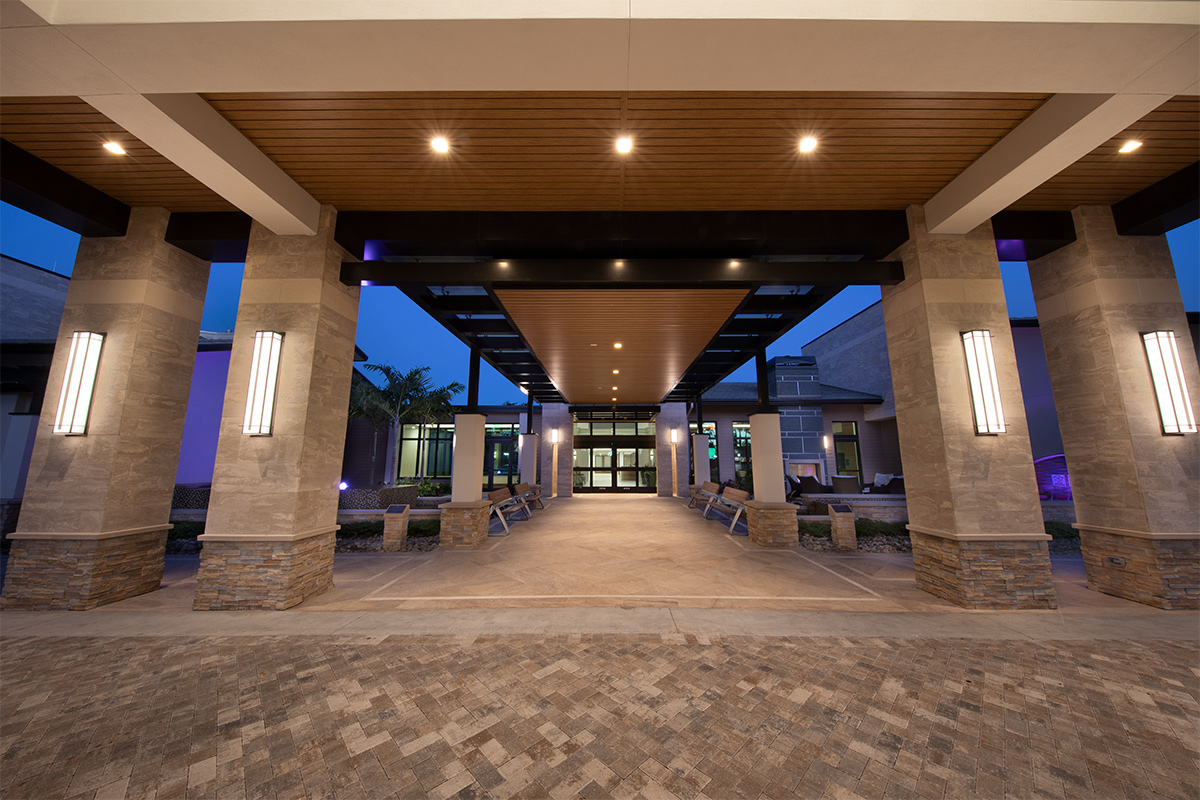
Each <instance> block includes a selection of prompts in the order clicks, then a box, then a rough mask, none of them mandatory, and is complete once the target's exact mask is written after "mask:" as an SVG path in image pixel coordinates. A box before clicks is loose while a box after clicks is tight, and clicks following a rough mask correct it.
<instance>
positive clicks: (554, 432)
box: [550, 428, 558, 444]
mask: <svg viewBox="0 0 1200 800" xmlns="http://www.w3.org/2000/svg"><path fill="white" fill-rule="evenodd" d="M550 442H551V443H552V444H558V428H551V429H550Z"/></svg>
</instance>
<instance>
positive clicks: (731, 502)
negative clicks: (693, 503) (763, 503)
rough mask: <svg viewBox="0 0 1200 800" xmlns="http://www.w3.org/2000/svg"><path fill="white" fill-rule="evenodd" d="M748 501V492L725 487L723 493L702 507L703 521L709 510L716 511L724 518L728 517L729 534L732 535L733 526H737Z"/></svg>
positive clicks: (706, 517)
mask: <svg viewBox="0 0 1200 800" xmlns="http://www.w3.org/2000/svg"><path fill="white" fill-rule="evenodd" d="M749 499H750V493H749V492H744V491H742V490H741V489H734V488H732V487H726V489H725V491H723V492H721V494H719V495H717V496H715V497H713V498H712V499H710V500H709V501H708V505H706V506H705V507H704V514H703V516H704V518H705V519H708V511H709V509H716V510H717V511H720V512H721V513H723V514H725V515H726V516H729V517H730V520H729V532H730V533H733V526H735V525H737V521H738V518H739V517H741V516H742V512H743V511H745V510H746V501H747V500H749Z"/></svg>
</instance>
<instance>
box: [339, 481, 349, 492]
mask: <svg viewBox="0 0 1200 800" xmlns="http://www.w3.org/2000/svg"><path fill="white" fill-rule="evenodd" d="M338 488H339V489H341V490H342V491H343V492H344V491H346V490H347V489H349V488H350V484H348V483H346V482H345V481H342V482H341V483H339V484H338Z"/></svg>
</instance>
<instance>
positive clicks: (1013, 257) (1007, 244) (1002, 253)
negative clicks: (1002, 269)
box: [996, 239, 1029, 261]
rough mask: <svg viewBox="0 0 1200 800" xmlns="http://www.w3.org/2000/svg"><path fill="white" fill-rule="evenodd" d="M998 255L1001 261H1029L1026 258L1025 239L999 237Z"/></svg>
mask: <svg viewBox="0 0 1200 800" xmlns="http://www.w3.org/2000/svg"><path fill="white" fill-rule="evenodd" d="M996 255H998V256H999V257H1000V260H1001V261H1028V260H1029V259H1027V258H1025V240H1024V239H997V240H996Z"/></svg>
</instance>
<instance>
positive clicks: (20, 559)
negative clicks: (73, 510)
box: [0, 525, 171, 611]
mask: <svg viewBox="0 0 1200 800" xmlns="http://www.w3.org/2000/svg"><path fill="white" fill-rule="evenodd" d="M170 528H171V526H170V525H155V526H152V527H147V528H136V529H133V530H127V531H113V532H110V533H96V534H82V533H12V534H9V537H8V538H9V539H11V540H12V552H11V554H10V555H9V558H8V571H7V574H6V575H5V579H4V595H3V598H0V608H20V609H28V610H37V611H44V610H50V609H69V610H71V611H83V610H86V609H89V608H95V607H97V606H102V605H105V604H107V603H115V602H117V601H118V600H124V599H125V598H127V597H134V596H136V595H139V594H145V593H146V592H152V591H154V590H155V589H157V588H158V587H159V585H160V584H161V583H162V576H163V555H164V553H165V551H166V544H167V531H168V530H170Z"/></svg>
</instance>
